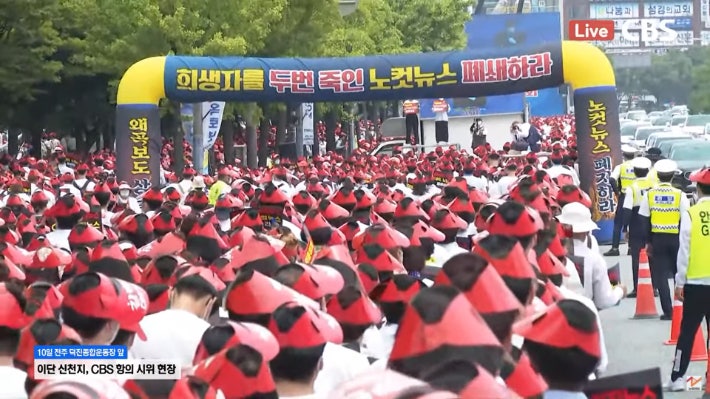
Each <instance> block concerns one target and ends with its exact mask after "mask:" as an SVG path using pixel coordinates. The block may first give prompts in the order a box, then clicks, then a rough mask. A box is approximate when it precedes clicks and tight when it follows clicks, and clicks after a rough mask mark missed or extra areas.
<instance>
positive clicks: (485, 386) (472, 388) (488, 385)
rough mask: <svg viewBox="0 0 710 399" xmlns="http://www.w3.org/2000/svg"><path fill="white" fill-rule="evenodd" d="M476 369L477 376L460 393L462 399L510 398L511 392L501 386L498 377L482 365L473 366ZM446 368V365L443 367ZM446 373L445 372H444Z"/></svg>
mask: <svg viewBox="0 0 710 399" xmlns="http://www.w3.org/2000/svg"><path fill="white" fill-rule="evenodd" d="M471 366H472V367H475V368H476V372H477V376H476V377H475V378H473V379H472V380H471V381H469V383H468V384H466V386H465V387H464V388H463V389H462V390H461V391H460V392H459V395H461V397H462V398H510V397H511V395H510V392H509V391H508V390H507V389H506V388H505V386H503V385H501V384H500V383H499V382H498V381H497V380H496V377H494V376H493V375H491V373H489V372H488V371H486V369H484V368H483V367H481V366H480V365H475V366H474V365H471ZM442 368H446V365H445V364H444V365H442ZM444 372H445V371H444Z"/></svg>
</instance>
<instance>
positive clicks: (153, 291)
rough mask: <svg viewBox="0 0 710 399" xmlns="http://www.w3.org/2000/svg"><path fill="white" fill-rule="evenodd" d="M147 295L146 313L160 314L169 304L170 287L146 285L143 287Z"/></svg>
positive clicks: (165, 285)
mask: <svg viewBox="0 0 710 399" xmlns="http://www.w3.org/2000/svg"><path fill="white" fill-rule="evenodd" d="M145 291H146V293H147V294H148V299H149V301H150V302H149V303H148V313H147V314H153V313H158V312H162V311H163V310H165V309H167V308H168V304H169V303H170V286H169V285H167V284H148V285H146V286H145Z"/></svg>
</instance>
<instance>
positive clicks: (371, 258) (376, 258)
mask: <svg viewBox="0 0 710 399" xmlns="http://www.w3.org/2000/svg"><path fill="white" fill-rule="evenodd" d="M355 258H356V259H357V262H358V263H367V264H370V265H372V266H374V267H375V269H377V271H378V272H393V273H406V272H407V269H406V268H405V267H404V265H403V264H402V262H400V261H399V260H397V258H395V257H394V256H392V254H391V253H389V251H387V250H386V249H384V248H382V247H381V246H379V245H378V244H368V245H364V246H362V247H360V248H359V249H358V250H357V253H356V256H355Z"/></svg>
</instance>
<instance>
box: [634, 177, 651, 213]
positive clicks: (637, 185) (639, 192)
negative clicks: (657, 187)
mask: <svg viewBox="0 0 710 399" xmlns="http://www.w3.org/2000/svg"><path fill="white" fill-rule="evenodd" d="M653 186H654V183H653V180H651V179H649V178H648V177H639V178H638V179H636V180H634V182H633V183H632V184H631V190H632V192H633V195H634V205H633V207H634V208H636V207H639V206H641V198H643V195H644V193H646V191H648V190H649V189H650V188H651V187H653Z"/></svg>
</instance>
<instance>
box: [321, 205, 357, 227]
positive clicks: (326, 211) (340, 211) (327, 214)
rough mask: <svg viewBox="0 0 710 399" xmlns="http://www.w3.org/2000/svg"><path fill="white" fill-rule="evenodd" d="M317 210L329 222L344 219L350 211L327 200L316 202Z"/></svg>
mask: <svg viewBox="0 0 710 399" xmlns="http://www.w3.org/2000/svg"><path fill="white" fill-rule="evenodd" d="M318 211H319V212H320V213H321V215H323V217H324V218H325V219H326V220H328V221H329V222H330V221H335V220H338V219H345V218H347V217H349V216H350V212H348V210H347V209H345V208H343V207H342V206H340V205H338V204H336V203H334V202H331V201H329V200H321V202H320V203H318ZM338 227H339V226H338Z"/></svg>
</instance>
